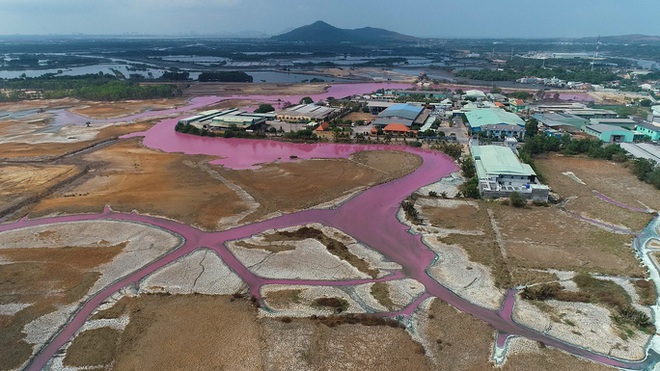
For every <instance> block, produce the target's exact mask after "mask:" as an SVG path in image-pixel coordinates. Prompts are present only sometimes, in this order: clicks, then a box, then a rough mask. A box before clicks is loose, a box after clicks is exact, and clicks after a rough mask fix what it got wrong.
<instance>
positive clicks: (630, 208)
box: [593, 191, 652, 214]
mask: <svg viewBox="0 0 660 371" xmlns="http://www.w3.org/2000/svg"><path fill="white" fill-rule="evenodd" d="M593 192H594V193H595V194H596V196H598V197H600V198H601V199H602V200H603V201H605V202H609V203H611V204H613V205H616V206H619V207H622V208H624V209H628V210H631V211H639V212H640V213H645V214H651V213H652V211H650V210H647V209H640V208H639V207H634V206H629V205H626V204H624V203H622V202H619V201H616V200H614V199H611V198H609V197H607V196H605V195H604V194H602V193H600V192H598V191H593Z"/></svg>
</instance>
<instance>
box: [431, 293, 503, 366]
mask: <svg viewBox="0 0 660 371" xmlns="http://www.w3.org/2000/svg"><path fill="white" fill-rule="evenodd" d="M426 316H427V318H425V319H423V321H424V322H426V323H425V325H424V326H423V328H422V330H421V333H420V335H421V336H422V337H423V338H424V339H425V340H426V341H427V343H428V344H430V346H431V349H430V352H429V353H430V354H429V356H430V357H431V359H432V360H433V362H434V363H435V366H436V368H437V369H440V370H474V371H477V370H487V369H491V368H492V366H493V363H492V362H491V361H490V357H489V356H490V353H491V349H492V347H493V342H494V340H495V335H494V331H493V329H492V328H491V327H490V326H488V325H487V324H485V323H484V322H482V321H480V320H478V319H476V318H474V317H472V316H471V315H469V314H465V313H462V312H459V311H458V310H456V309H455V308H453V307H451V306H449V305H448V304H447V303H445V302H443V301H442V300H438V299H435V300H433V303H432V304H431V307H430V309H429V311H428V313H427V314H426Z"/></svg>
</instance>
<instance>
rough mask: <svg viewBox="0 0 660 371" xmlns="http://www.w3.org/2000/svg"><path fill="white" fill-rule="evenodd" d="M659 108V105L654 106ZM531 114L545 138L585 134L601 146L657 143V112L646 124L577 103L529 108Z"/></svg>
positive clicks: (659, 120)
mask: <svg viewBox="0 0 660 371" xmlns="http://www.w3.org/2000/svg"><path fill="white" fill-rule="evenodd" d="M656 107H660V106H656ZM530 110H531V111H534V112H536V113H534V114H533V115H532V117H533V118H535V119H536V120H537V121H538V122H539V123H540V124H541V127H540V128H541V130H542V131H543V132H544V133H545V134H546V135H548V136H551V135H552V136H563V135H565V134H570V135H579V134H580V133H586V134H588V135H591V136H593V137H596V138H598V139H600V140H602V141H603V142H605V143H634V142H642V141H646V140H651V141H658V140H660V118H659V117H660V112H658V111H660V109H658V110H656V109H655V107H654V110H653V112H654V114H653V115H651V117H649V119H648V120H647V121H635V120H633V119H630V118H620V117H618V115H617V114H616V112H614V111H610V110H603V109H591V108H588V107H586V106H585V105H583V104H580V103H567V104H561V103H558V104H552V105H538V106H532V107H530Z"/></svg>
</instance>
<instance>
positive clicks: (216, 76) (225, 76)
mask: <svg viewBox="0 0 660 371" xmlns="http://www.w3.org/2000/svg"><path fill="white" fill-rule="evenodd" d="M197 80H198V81H199V82H252V76H250V75H248V74H247V73H245V72H243V71H219V72H202V73H200V74H199V77H198V78H197Z"/></svg>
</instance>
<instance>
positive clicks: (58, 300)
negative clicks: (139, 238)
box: [0, 234, 126, 370]
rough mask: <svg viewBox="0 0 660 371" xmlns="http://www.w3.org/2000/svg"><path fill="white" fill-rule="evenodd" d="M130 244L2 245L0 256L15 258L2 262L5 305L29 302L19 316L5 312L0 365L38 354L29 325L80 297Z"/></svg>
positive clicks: (12, 365) (14, 363) (11, 364)
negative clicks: (26, 330)
mask: <svg viewBox="0 0 660 371" xmlns="http://www.w3.org/2000/svg"><path fill="white" fill-rule="evenodd" d="M40 238H43V239H50V237H49V236H48V235H45V234H44V235H43V236H41V237H40ZM125 245H126V244H125V243H123V244H118V245H116V246H82V247H80V246H77V247H68V246H62V247H52V248H22V249H21V248H17V249H0V259H3V260H6V261H9V262H10V263H5V264H2V265H0V277H1V279H0V293H2V294H1V295H0V304H11V303H16V304H20V303H25V304H27V306H26V307H25V308H23V309H20V310H19V311H18V312H17V313H15V314H14V315H13V316H2V315H0V333H1V334H2V335H1V336H0V369H3V370H6V369H13V368H16V367H19V366H20V365H21V364H22V363H23V362H25V361H26V360H27V359H28V357H30V355H31V354H32V346H31V345H30V344H28V343H27V342H26V341H25V340H24V339H25V336H26V334H25V333H24V331H23V329H24V326H25V325H26V324H28V323H30V322H32V321H33V320H35V319H37V318H39V317H41V316H43V315H46V314H48V313H50V312H53V311H55V310H56V309H57V308H58V307H59V306H63V305H66V304H70V303H74V302H76V301H78V300H80V299H81V298H82V297H83V296H84V295H86V294H87V292H88V291H89V289H90V288H91V287H92V285H93V284H94V282H95V281H96V280H97V279H98V277H99V274H98V273H96V272H95V271H94V269H95V268H96V267H98V266H99V265H101V264H103V263H106V262H108V261H110V260H112V258H113V257H115V256H116V255H117V254H119V253H120V252H121V251H122V249H123V248H124V246H125ZM26 247H28V246H26Z"/></svg>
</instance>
